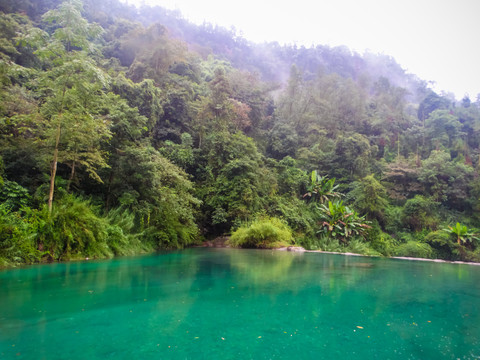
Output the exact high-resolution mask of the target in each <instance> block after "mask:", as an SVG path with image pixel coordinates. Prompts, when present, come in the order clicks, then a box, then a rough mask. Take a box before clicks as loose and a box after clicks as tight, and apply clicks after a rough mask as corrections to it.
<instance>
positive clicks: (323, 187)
mask: <svg viewBox="0 0 480 360" xmlns="http://www.w3.org/2000/svg"><path fill="white" fill-rule="evenodd" d="M337 188H338V185H335V178H333V179H329V178H328V177H327V176H320V175H319V174H318V173H317V171H316V170H313V171H312V173H311V174H310V184H309V185H308V186H307V192H306V193H305V194H304V195H303V197H304V198H306V197H308V198H310V199H311V200H314V201H317V202H319V203H320V204H324V203H326V202H327V201H329V200H330V199H331V198H339V197H340V196H341V195H342V194H341V193H339V192H337V191H335V190H336V189H337Z"/></svg>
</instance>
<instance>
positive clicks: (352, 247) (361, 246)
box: [344, 239, 381, 256]
mask: <svg viewBox="0 0 480 360" xmlns="http://www.w3.org/2000/svg"><path fill="white" fill-rule="evenodd" d="M344 251H345V252H350V253H354V254H361V255H369V256H380V255H381V254H380V253H379V252H378V251H376V250H374V249H372V248H371V247H370V246H369V245H368V244H367V243H365V242H363V241H361V240H359V239H353V240H352V241H350V242H349V244H348V246H347V247H345V249H344Z"/></svg>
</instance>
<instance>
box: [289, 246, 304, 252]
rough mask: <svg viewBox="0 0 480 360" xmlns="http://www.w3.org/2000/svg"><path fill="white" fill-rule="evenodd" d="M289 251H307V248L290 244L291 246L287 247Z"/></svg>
mask: <svg viewBox="0 0 480 360" xmlns="http://www.w3.org/2000/svg"><path fill="white" fill-rule="evenodd" d="M287 251H293V252H305V251H306V250H305V249H304V248H303V247H301V246H289V247H287Z"/></svg>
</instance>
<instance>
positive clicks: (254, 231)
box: [229, 218, 293, 249]
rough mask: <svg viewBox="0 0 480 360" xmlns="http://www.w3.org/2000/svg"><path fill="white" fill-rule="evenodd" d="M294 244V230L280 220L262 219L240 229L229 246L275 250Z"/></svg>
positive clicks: (231, 239) (234, 234) (233, 235)
mask: <svg viewBox="0 0 480 360" xmlns="http://www.w3.org/2000/svg"><path fill="white" fill-rule="evenodd" d="M292 243H293V235H292V230H291V229H290V228H289V227H288V225H287V224H286V223H285V222H283V221H282V220H280V219H278V218H262V219H258V220H255V221H253V222H252V223H251V224H246V225H244V226H241V227H240V228H238V229H237V230H236V231H235V232H234V233H233V234H232V236H231V237H230V240H229V244H230V245H232V246H238V247H244V248H262V249H266V248H275V247H282V246H288V245H291V244H292Z"/></svg>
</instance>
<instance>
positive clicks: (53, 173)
mask: <svg viewBox="0 0 480 360" xmlns="http://www.w3.org/2000/svg"><path fill="white" fill-rule="evenodd" d="M61 132H62V128H61V127H60V123H58V126H57V136H56V139H55V150H54V151H53V161H52V168H51V170H50V191H49V193H48V213H49V214H51V213H52V206H53V192H54V191H55V176H56V175H57V161H58V147H59V144H60V134H61Z"/></svg>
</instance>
